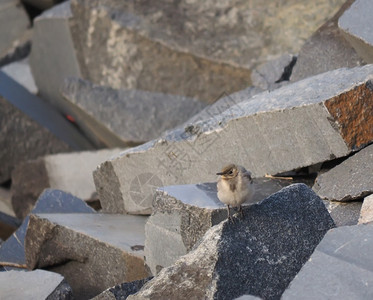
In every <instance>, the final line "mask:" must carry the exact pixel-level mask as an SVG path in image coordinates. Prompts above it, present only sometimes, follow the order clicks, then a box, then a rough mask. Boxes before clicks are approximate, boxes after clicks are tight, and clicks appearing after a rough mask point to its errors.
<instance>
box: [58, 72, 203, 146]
mask: <svg viewBox="0 0 373 300" xmlns="http://www.w3.org/2000/svg"><path fill="white" fill-rule="evenodd" d="M62 94H63V96H64V98H65V100H66V101H65V107H66V108H67V109H68V110H69V111H70V114H71V115H72V116H73V117H74V119H75V120H76V122H77V124H79V125H80V127H81V128H82V129H83V130H84V131H85V132H86V134H87V135H88V136H90V137H91V140H94V141H96V145H105V146H108V147H115V146H124V145H129V146H131V145H139V144H142V143H144V142H147V141H149V140H152V139H155V138H157V137H159V136H160V135H161V133H163V132H164V131H165V130H167V129H171V128H174V127H176V126H177V125H180V124H182V123H183V122H185V121H186V120H187V119H189V118H190V117H192V116H194V115H195V114H196V113H198V112H199V111H200V110H202V109H203V108H204V107H205V106H206V104H204V103H202V102H201V101H199V100H197V99H192V98H187V97H182V96H177V95H170V94H162V93H156V92H146V91H139V90H124V89H118V90H117V89H113V88H110V87H106V86H98V85H94V84H92V83H91V82H89V81H85V80H83V79H79V78H69V79H66V80H65V84H64V86H63V87H62Z"/></svg>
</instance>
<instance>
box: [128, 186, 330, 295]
mask: <svg viewBox="0 0 373 300" xmlns="http://www.w3.org/2000/svg"><path fill="white" fill-rule="evenodd" d="M244 213H245V217H244V218H243V219H240V218H235V222H234V223H232V222H227V221H224V222H222V223H220V224H219V225H216V226H214V227H212V228H211V229H210V230H208V231H207V232H206V234H205V235H204V237H203V238H202V240H201V241H200V242H199V243H198V246H196V248H195V249H193V250H192V251H191V252H189V253H188V254H186V255H185V256H183V257H181V258H180V259H179V260H177V261H176V262H175V264H173V265H172V266H170V267H168V268H164V269H163V270H162V271H161V272H160V273H159V274H158V276H157V277H155V278H154V279H153V280H151V281H149V282H148V283H146V284H145V285H144V287H143V288H142V289H141V290H140V291H139V292H138V293H137V294H135V295H132V296H130V297H128V299H185V298H189V299H234V298H236V297H239V296H241V295H244V294H250V295H254V296H260V297H262V298H264V299H279V297H280V295H281V294H282V292H283V291H284V290H285V288H286V287H287V285H288V284H289V283H290V281H291V280H292V279H293V278H294V276H295V275H296V274H297V272H298V271H299V270H300V268H301V267H302V265H303V264H304V263H305V262H306V261H307V259H308V258H309V257H310V255H311V254H312V252H313V250H314V249H315V248H316V246H317V244H318V243H319V242H320V241H321V239H322V238H323V236H324V234H325V233H326V232H327V231H328V230H329V229H330V228H332V227H333V226H334V223H333V221H332V219H331V218H330V216H329V214H328V212H327V210H326V209H325V207H324V204H323V203H322V201H321V200H320V198H319V197H318V196H317V195H316V194H315V193H314V192H313V191H312V190H311V189H309V188H308V187H307V186H306V185H304V184H294V185H291V186H289V187H286V188H284V189H282V190H281V191H279V192H278V193H276V194H273V195H272V196H270V197H268V198H266V199H265V200H263V201H262V202H261V203H259V204H254V205H252V206H249V207H245V209H244Z"/></svg>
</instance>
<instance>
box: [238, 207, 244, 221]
mask: <svg viewBox="0 0 373 300" xmlns="http://www.w3.org/2000/svg"><path fill="white" fill-rule="evenodd" d="M238 212H239V213H240V215H241V218H242V219H243V209H242V205H240V207H239V208H238Z"/></svg>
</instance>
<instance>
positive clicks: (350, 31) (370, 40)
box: [338, 0, 373, 64]
mask: <svg viewBox="0 0 373 300" xmlns="http://www.w3.org/2000/svg"><path fill="white" fill-rule="evenodd" d="M372 13H373V2H372V1H370V0H356V1H355V2H354V3H353V4H352V5H351V7H350V8H349V9H347V10H346V11H345V12H344V13H343V15H342V16H341V17H340V18H339V20H338V26H339V28H340V29H341V32H342V33H343V35H344V36H345V38H346V39H347V40H348V41H349V42H350V44H351V45H352V46H353V47H354V48H355V50H356V52H357V53H358V54H359V55H360V56H361V57H362V58H363V59H364V60H365V61H366V62H367V63H370V64H371V63H373V32H372V31H371V30H369V28H371V27H372V26H373V19H372V17H371V16H372Z"/></svg>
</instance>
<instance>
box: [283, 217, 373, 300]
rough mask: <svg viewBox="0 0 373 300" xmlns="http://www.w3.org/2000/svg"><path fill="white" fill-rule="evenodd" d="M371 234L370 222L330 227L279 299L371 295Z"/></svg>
mask: <svg viewBox="0 0 373 300" xmlns="http://www.w3.org/2000/svg"><path fill="white" fill-rule="evenodd" d="M372 237H373V224H368V225H356V226H345V227H340V228H336V229H332V230H330V231H329V232H328V233H327V234H326V235H325V237H324V238H323V240H322V241H321V243H320V244H319V245H318V246H317V248H316V250H315V252H314V253H313V254H312V256H311V257H310V259H309V260H308V262H307V263H306V264H305V265H304V266H303V268H302V269H301V270H300V272H299V273H298V275H297V276H296V277H295V279H294V280H293V281H292V282H291V284H290V286H289V288H288V289H287V290H286V291H285V293H284V294H283V296H282V298H281V299H283V300H290V299H299V295H302V299H307V300H308V299H310V300H311V299H331V300H333V299H335V300H337V299H371V298H372V297H373V263H372V258H371V253H372V251H373V238H372Z"/></svg>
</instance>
